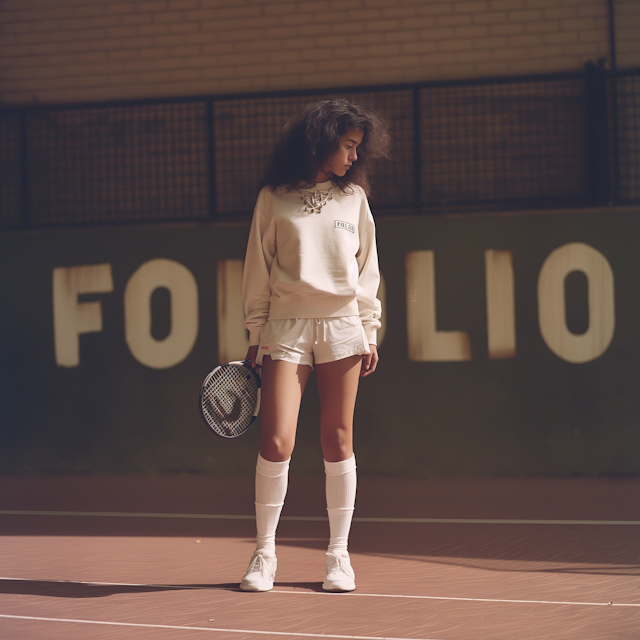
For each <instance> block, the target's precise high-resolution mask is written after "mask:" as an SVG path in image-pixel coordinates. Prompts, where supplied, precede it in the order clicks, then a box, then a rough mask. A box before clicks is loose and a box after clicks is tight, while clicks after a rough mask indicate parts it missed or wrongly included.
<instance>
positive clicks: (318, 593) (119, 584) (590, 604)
mask: <svg viewBox="0 0 640 640" xmlns="http://www.w3.org/2000/svg"><path fill="white" fill-rule="evenodd" d="M0 580H15V581H16V582H47V583H52V584H71V585H85V586H96V587H147V588H149V589H167V590H170V589H175V590H189V589H192V590H212V591H230V592H232V593H233V592H236V589H229V588H226V587H209V586H207V585H202V586H195V585H179V584H137V583H128V582H82V581H79V580H35V579H31V578H4V577H1V576H0ZM237 592H238V593H240V591H239V590H238V591H237ZM269 593H285V594H289V595H307V596H329V597H333V598H335V597H343V598H344V597H349V598H355V597H360V598H400V599H402V598H404V599H407V600H452V601H459V602H493V603H506V604H562V605H574V606H580V607H640V603H628V602H573V601H565V600H512V599H509V600H507V599H503V600H501V599H499V598H461V597H449V596H414V595H398V594H389V593H353V592H351V593H342V594H340V595H336V594H335V593H327V592H325V591H288V590H287V591H285V590H280V589H272V590H271V591H270V592H269Z"/></svg>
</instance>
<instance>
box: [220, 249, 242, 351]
mask: <svg viewBox="0 0 640 640" xmlns="http://www.w3.org/2000/svg"><path fill="white" fill-rule="evenodd" d="M243 266H244V262H243V261H242V260H218V265H217V271H216V302H217V310H218V314H217V319H218V360H219V361H220V362H230V361H231V360H242V359H243V358H244V357H245V355H246V353H247V349H248V348H249V338H248V336H247V331H246V330H245V328H244V308H243V305H242V269H243Z"/></svg>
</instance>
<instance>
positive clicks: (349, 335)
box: [256, 316, 370, 369]
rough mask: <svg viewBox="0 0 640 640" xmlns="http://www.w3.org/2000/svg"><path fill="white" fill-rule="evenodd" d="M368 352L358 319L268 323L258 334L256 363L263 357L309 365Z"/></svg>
mask: <svg viewBox="0 0 640 640" xmlns="http://www.w3.org/2000/svg"><path fill="white" fill-rule="evenodd" d="M366 353H370V349H369V341H368V340H367V335H366V334H365V332H364V328H363V327H362V322H361V320H360V317H359V316H343V317H340V318H292V319H290V320H267V322H266V323H265V325H264V327H262V331H261V333H260V346H259V347H258V357H257V358H256V362H257V364H259V365H261V364H262V358H263V357H264V356H271V358H272V359H273V360H284V361H285V362H293V363H294V364H305V365H309V366H310V367H311V369H313V366H314V363H315V364H323V363H324V362H333V361H334V360H342V359H343V358H348V357H349V356H357V355H362V354H366Z"/></svg>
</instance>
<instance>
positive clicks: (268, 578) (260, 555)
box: [240, 551, 278, 591]
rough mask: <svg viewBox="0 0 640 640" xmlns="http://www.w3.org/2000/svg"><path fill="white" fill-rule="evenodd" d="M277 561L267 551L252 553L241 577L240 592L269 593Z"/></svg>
mask: <svg viewBox="0 0 640 640" xmlns="http://www.w3.org/2000/svg"><path fill="white" fill-rule="evenodd" d="M277 568H278V561H277V560H276V557H275V556H274V555H272V554H270V553H268V552H267V551H254V553H253V555H252V556H251V562H249V566H248V567H247V570H246V572H245V574H244V576H243V577H242V582H241V583H240V589H242V591H271V589H273V580H274V578H275V577H276V569H277Z"/></svg>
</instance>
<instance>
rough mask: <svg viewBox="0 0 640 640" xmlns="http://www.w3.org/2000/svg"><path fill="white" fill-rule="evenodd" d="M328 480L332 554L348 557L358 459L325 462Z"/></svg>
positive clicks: (353, 457)
mask: <svg viewBox="0 0 640 640" xmlns="http://www.w3.org/2000/svg"><path fill="white" fill-rule="evenodd" d="M324 471H325V473H326V479H327V484H326V487H327V513H328V514H329V536H330V539H329V548H328V551H329V552H330V553H335V554H336V555H346V554H347V553H348V551H347V543H348V541H349V529H350V528H351V518H352V517H353V510H354V507H355V503H356V458H355V456H351V457H350V458H349V459H348V460H341V461H340V462H327V461H326V460H325V461H324Z"/></svg>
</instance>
